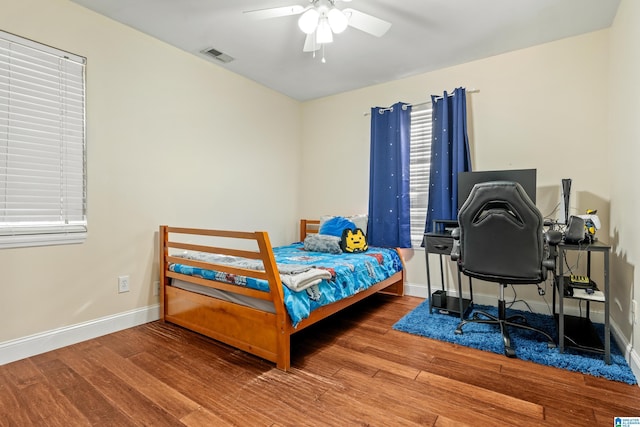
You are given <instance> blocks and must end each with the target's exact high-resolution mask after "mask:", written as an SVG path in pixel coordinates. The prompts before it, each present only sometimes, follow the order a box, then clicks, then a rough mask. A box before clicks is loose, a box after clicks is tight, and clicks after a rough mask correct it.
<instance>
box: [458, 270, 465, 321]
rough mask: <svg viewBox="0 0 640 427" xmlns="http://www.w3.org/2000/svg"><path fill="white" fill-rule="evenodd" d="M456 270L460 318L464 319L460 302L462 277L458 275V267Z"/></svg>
mask: <svg viewBox="0 0 640 427" xmlns="http://www.w3.org/2000/svg"><path fill="white" fill-rule="evenodd" d="M457 270H458V306H459V307H460V320H464V310H463V308H462V307H463V305H464V304H463V302H462V277H461V276H460V269H457Z"/></svg>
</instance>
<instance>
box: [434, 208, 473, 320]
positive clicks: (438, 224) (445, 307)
mask: <svg viewBox="0 0 640 427" xmlns="http://www.w3.org/2000/svg"><path fill="white" fill-rule="evenodd" d="M454 224H456V222H455V221H434V230H435V231H434V232H433V233H424V246H425V247H424V249H425V251H424V253H425V262H426V264H427V295H428V298H429V313H432V312H433V309H434V308H435V309H438V310H440V312H441V313H449V314H459V315H460V319H461V320H464V316H465V313H466V312H467V311H468V310H469V307H471V306H472V305H473V287H472V284H471V278H469V298H468V299H467V298H463V295H462V280H461V279H462V278H461V274H460V270H457V269H456V270H457V272H458V297H452V296H448V295H447V297H446V300H445V303H444V304H442V306H439V307H435V306H434V305H433V295H432V294H431V271H430V268H429V254H438V255H439V257H440V280H441V282H440V288H441V290H443V291H445V286H444V265H443V264H444V263H443V259H442V258H443V256H450V255H451V249H452V248H453V237H451V233H450V232H448V231H447V230H446V226H451V225H454Z"/></svg>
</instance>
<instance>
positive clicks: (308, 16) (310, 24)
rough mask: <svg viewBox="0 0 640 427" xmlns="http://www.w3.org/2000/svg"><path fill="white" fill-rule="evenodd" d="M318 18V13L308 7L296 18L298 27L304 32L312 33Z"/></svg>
mask: <svg viewBox="0 0 640 427" xmlns="http://www.w3.org/2000/svg"><path fill="white" fill-rule="evenodd" d="M319 18H320V14H319V13H318V11H317V10H315V9H309V10H307V11H306V12H305V13H303V14H302V15H300V18H299V19H298V27H300V29H301V30H302V32H303V33H305V34H311V33H313V32H314V31H315V30H316V28H317V27H318V19H319Z"/></svg>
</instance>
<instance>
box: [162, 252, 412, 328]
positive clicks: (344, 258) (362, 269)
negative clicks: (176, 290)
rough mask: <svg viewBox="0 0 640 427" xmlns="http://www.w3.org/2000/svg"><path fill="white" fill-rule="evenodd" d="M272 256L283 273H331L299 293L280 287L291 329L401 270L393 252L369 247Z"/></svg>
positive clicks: (260, 284)
mask: <svg viewBox="0 0 640 427" xmlns="http://www.w3.org/2000/svg"><path fill="white" fill-rule="evenodd" d="M273 254H274V256H275V259H276V263H277V264H278V265H279V266H282V267H279V268H280V269H282V270H286V267H285V265H287V264H289V265H295V266H302V265H306V266H312V267H314V268H318V269H323V270H326V271H328V272H330V273H331V279H328V280H322V281H321V282H320V283H319V284H317V285H313V286H311V287H308V288H307V289H305V290H303V291H299V292H295V291H293V290H291V289H289V288H288V287H286V286H283V287H282V288H283V290H284V304H285V307H286V309H287V312H288V313H289V316H290V317H291V320H292V323H293V326H294V327H296V326H297V325H298V323H300V321H302V320H303V319H306V318H307V317H309V314H310V313H311V312H312V311H313V310H315V309H316V308H318V307H321V306H323V305H327V304H331V303H333V302H335V301H338V300H340V299H343V298H346V297H349V296H351V295H354V294H356V293H358V292H360V291H363V290H365V289H367V288H368V287H370V286H372V285H374V284H376V283H378V282H380V281H382V280H384V279H386V278H388V277H390V276H392V275H393V274H395V273H397V272H398V271H401V270H402V261H401V259H400V257H399V256H398V253H397V252H396V251H395V250H394V249H385V248H376V247H370V248H369V250H367V251H366V252H363V253H357V254H348V253H343V254H339V255H336V254H329V253H323V252H309V251H305V250H304V248H303V245H302V243H294V244H291V245H288V246H280V247H276V248H273ZM169 269H170V270H171V271H175V272H177V273H182V274H186V275H193V276H199V277H204V278H207V279H214V280H218V281H222V282H226V283H232V284H236V285H239V286H246V287H248V288H252V289H258V290H263V291H268V289H269V285H268V283H267V282H266V281H264V280H259V279H253V278H247V277H239V276H235V275H231V274H227V273H222V272H216V271H211V270H204V269H201V268H197V267H191V266H188V265H183V264H172V265H170V266H169Z"/></svg>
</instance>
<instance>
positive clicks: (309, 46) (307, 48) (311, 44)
mask: <svg viewBox="0 0 640 427" xmlns="http://www.w3.org/2000/svg"><path fill="white" fill-rule="evenodd" d="M316 50H320V43H316V32H315V31H314V32H313V33H311V34H307V37H306V38H305V39H304V47H303V48H302V51H303V52H315V51H316Z"/></svg>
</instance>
